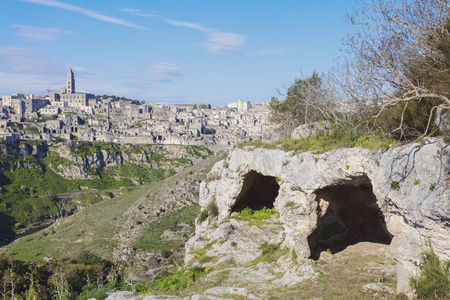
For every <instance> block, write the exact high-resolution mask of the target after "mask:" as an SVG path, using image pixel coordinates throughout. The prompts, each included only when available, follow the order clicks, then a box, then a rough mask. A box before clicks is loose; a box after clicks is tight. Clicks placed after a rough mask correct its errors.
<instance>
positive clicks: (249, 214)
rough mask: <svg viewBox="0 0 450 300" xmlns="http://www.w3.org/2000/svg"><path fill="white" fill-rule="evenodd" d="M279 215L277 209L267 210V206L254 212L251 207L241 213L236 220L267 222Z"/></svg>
mask: <svg viewBox="0 0 450 300" xmlns="http://www.w3.org/2000/svg"><path fill="white" fill-rule="evenodd" d="M277 213H278V212H277V211H276V210H275V208H267V207H265V206H264V207H263V208H261V209H259V210H253V209H251V208H250V207H246V208H244V209H243V210H241V211H240V212H239V214H238V216H237V217H236V218H237V219H243V220H267V219H270V218H271V217H272V215H274V214H277Z"/></svg>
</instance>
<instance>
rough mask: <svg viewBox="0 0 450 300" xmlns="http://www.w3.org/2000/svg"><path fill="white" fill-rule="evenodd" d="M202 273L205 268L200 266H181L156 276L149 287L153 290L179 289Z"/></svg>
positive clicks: (197, 278) (189, 283)
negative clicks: (176, 269)
mask: <svg viewBox="0 0 450 300" xmlns="http://www.w3.org/2000/svg"><path fill="white" fill-rule="evenodd" d="M204 274H205V268H203V267H201V266H193V267H190V268H187V269H186V268H183V269H181V270H178V271H176V272H175V273H173V274H168V275H166V276H163V277H159V278H157V279H156V280H155V281H153V282H151V283H150V285H149V287H150V288H151V289H155V290H169V291H179V290H182V289H185V288H187V287H188V286H189V285H191V284H192V283H194V282H196V281H197V280H199V279H200V278H201V277H203V275H204Z"/></svg>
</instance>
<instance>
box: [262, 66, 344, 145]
mask: <svg viewBox="0 0 450 300" xmlns="http://www.w3.org/2000/svg"><path fill="white" fill-rule="evenodd" d="M323 78H324V75H323V76H319V74H318V73H317V72H313V74H312V75H311V76H310V77H308V78H306V79H296V80H295V82H294V84H292V85H291V86H290V87H289V88H288V89H287V91H286V95H285V100H279V99H277V98H275V97H273V98H272V100H271V101H270V103H269V109H270V117H269V120H270V121H271V122H272V123H274V124H276V125H278V126H279V127H280V128H279V131H281V132H282V135H284V136H285V137H286V136H288V135H290V133H291V132H292V130H293V129H294V128H296V127H298V126H299V125H302V124H308V123H311V122H316V121H319V120H334V119H335V112H336V101H335V98H334V96H333V95H332V93H331V90H330V89H328V88H326V81H325V82H324V80H323Z"/></svg>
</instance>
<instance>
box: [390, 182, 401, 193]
mask: <svg viewBox="0 0 450 300" xmlns="http://www.w3.org/2000/svg"><path fill="white" fill-rule="evenodd" d="M391 188H392V189H393V190H396V191H398V190H399V189H400V185H399V183H398V181H395V180H392V182H391Z"/></svg>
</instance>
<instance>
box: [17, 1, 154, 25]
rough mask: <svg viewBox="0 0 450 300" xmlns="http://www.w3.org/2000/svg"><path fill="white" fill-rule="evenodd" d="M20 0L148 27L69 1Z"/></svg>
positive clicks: (114, 21)
mask: <svg viewBox="0 0 450 300" xmlns="http://www.w3.org/2000/svg"><path fill="white" fill-rule="evenodd" d="M18 1H22V2H29V3H35V4H41V5H46V6H51V7H57V8H61V9H64V10H69V11H74V12H78V13H81V14H83V15H86V16H88V17H91V18H94V19H97V20H100V21H103V22H108V23H113V24H118V25H122V26H126V27H133V28H139V29H146V28H145V27H142V26H139V25H136V24H133V23H130V22H128V21H126V20H122V19H119V18H114V17H110V16H106V15H102V14H100V13H98V12H95V11H92V10H90V9H86V8H83V7H79V6H75V5H71V4H67V3H64V2H60V1H56V0H18Z"/></svg>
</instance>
